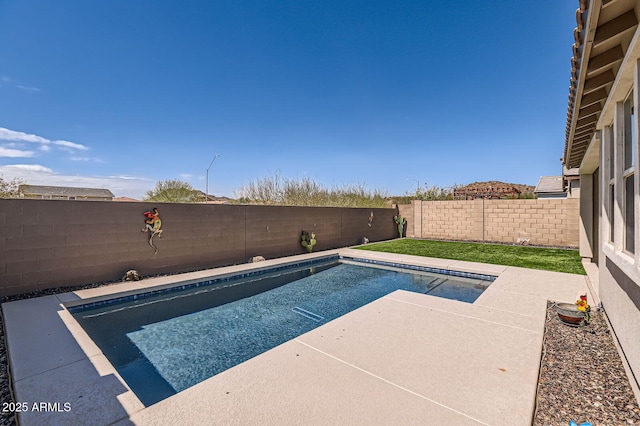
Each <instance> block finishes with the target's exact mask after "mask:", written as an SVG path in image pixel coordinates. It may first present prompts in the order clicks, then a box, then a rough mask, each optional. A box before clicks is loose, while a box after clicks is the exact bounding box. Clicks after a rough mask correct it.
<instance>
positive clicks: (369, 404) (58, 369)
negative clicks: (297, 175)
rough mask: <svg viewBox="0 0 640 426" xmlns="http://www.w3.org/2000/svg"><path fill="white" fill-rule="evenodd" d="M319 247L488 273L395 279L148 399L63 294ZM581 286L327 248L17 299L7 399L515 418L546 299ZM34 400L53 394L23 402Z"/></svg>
mask: <svg viewBox="0 0 640 426" xmlns="http://www.w3.org/2000/svg"><path fill="white" fill-rule="evenodd" d="M330 253H340V254H343V255H346V256H352V257H360V258H370V259H377V260H391V261H394V262H402V263H410V264H417V265H423V266H431V267H438V268H446V269H452V270H460V271H468V272H478V273H485V274H491V275H497V276H498V278H497V279H496V281H495V282H494V283H493V284H492V285H491V286H490V287H489V288H488V289H487V290H486V291H485V292H484V293H483V294H482V295H481V296H480V297H479V298H478V299H477V300H476V302H475V303H473V304H467V303H462V302H457V301H452V300H447V299H441V298H437V297H433V296H428V295H423V294H418V293H411V292H407V291H395V292H393V293H391V294H389V295H387V296H385V297H383V298H381V299H378V300H376V301H375V302H373V303H370V304H368V305H366V306H363V307H362V308H360V309H357V310H355V311H353V312H351V313H349V314H347V315H345V316H343V317H340V318H338V319H336V320H334V321H332V322H330V323H328V324H325V325H324V326H321V327H319V328H317V329H315V330H313V331H311V332H309V333H306V334H304V335H302V336H299V337H298V338H296V339H294V340H292V341H289V342H287V343H285V344H283V345H280V346H278V347H276V348H274V349H272V350H270V351H268V352H266V353H264V354H262V355H260V356H257V357H255V358H253V359H251V360H249V361H247V362H245V363H243V364H240V365H238V366H236V367H234V368H231V369H229V370H227V371H225V372H223V373H221V374H219V375H217V376H214V377H212V378H210V379H208V380H206V381H204V382H201V383H199V384H198V385H196V386H193V387H191V388H189V389H187V390H185V391H183V392H180V393H178V394H176V395H174V396H172V397H170V398H167V399H165V400H163V401H161V402H159V403H157V404H155V405H152V406H150V407H144V405H143V404H142V403H141V402H140V401H139V400H138V398H137V397H136V396H135V394H134V393H133V392H131V391H130V390H129V388H128V387H127V385H126V383H124V381H123V380H122V379H121V378H120V376H119V375H118V373H117V372H116V371H115V369H114V368H113V367H112V366H111V364H110V363H109V361H108V360H107V359H106V358H105V357H104V356H103V355H102V353H101V351H100V350H99V349H98V347H97V346H96V345H95V344H94V343H93V342H92V341H91V339H90V338H89V337H88V336H87V335H86V333H85V332H84V331H83V329H82V328H81V327H80V326H79V325H78V324H77V322H76V321H75V320H74V319H73V317H72V316H71V315H70V314H69V312H68V311H67V310H66V309H65V308H64V307H63V306H62V303H65V302H71V301H74V300H80V299H87V298H93V297H96V296H104V297H109V295H110V294H113V293H116V292H124V291H137V290H140V289H145V288H149V287H155V286H161V285H167V284H168V283H170V282H173V281H176V280H186V279H198V278H202V277H205V276H212V275H214V274H216V275H217V274H229V273H235V272H238V271H240V270H246V269H247V268H262V267H265V266H269V265H273V264H277V263H281V262H283V261H287V262H288V261H292V260H300V259H306V258H313V257H317V256H325V255H327V254H330ZM584 292H588V293H589V300H593V297H592V296H591V293H590V292H589V286H588V280H587V277H586V276H582V275H573V274H564V273H554V272H546V271H537V270H531V269H523V268H516V267H506V266H497V265H487V264H480V263H472V262H461V261H452V260H444V259H433V258H421V257H414V256H406V255H393V254H387V253H376V252H369V251H361V250H353V249H340V250H333V251H329V252H320V253H313V254H307V255H301V256H295V257H291V258H286V259H280V260H269V261H266V262H260V263H258V264H251V265H240V266H233V267H227V268H218V269H215V270H209V271H200V272H195V273H190V274H183V275H181V276H171V277H159V278H153V279H146V280H143V281H138V282H133V283H123V284H116V285H111V286H106V287H101V288H95V289H88V290H82V291H77V292H73V293H64V294H58V295H55V296H45V297H40V298H37V299H28V300H21V301H16V302H11V303H6V304H4V305H3V311H4V319H5V327H6V333H7V342H8V350H9V358H10V368H11V374H12V380H13V385H14V389H15V397H16V402H19V403H24V402H26V403H28V407H29V409H28V410H26V411H25V412H22V413H20V415H19V417H20V424H22V425H40V424H87V425H88V424H95V425H109V424H118V425H125V424H137V425H149V424H181V425H183V424H185V425H187V424H193V425H197V424H224V425H227V424H229V425H234V424H237V425H247V424H256V425H257V424H260V425H271V424H273V425H276V424H277V425H280V424H318V425H326V424H402V425H412V424H415V425H423V424H441V425H467V424H468V425H477V424H479V425H482V424H484V425H509V426H514V425H529V424H531V420H532V418H533V414H534V409H535V396H536V387H537V382H538V371H539V365H540V357H541V350H542V340H543V333H544V321H545V312H546V303H547V300H556V301H566V302H573V301H574V300H575V299H576V296H577V295H578V293H584ZM40 402H48V403H52V404H50V405H49V406H48V407H47V408H48V409H45V410H42V411H36V410H33V409H32V408H33V403H40ZM56 402H57V403H59V404H58V405H56V404H53V403H56ZM65 403H68V405H67V406H66V407H69V409H68V410H66V409H65V405H64V404H65Z"/></svg>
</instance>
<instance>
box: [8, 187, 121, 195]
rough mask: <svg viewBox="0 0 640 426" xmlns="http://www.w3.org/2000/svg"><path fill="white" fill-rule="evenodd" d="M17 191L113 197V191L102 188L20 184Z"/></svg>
mask: <svg viewBox="0 0 640 426" xmlns="http://www.w3.org/2000/svg"><path fill="white" fill-rule="evenodd" d="M18 192H19V193H21V194H25V195H65V196H70V197H92V198H113V192H111V191H109V190H108V189H103V188H75V187H69V186H39V185H20V186H19V187H18Z"/></svg>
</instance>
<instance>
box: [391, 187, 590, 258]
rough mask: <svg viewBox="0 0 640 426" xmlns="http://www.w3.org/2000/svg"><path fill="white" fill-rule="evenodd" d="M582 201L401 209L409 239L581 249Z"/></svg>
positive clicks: (419, 204)
mask: <svg viewBox="0 0 640 426" xmlns="http://www.w3.org/2000/svg"><path fill="white" fill-rule="evenodd" d="M579 208H580V200H579V199H575V198H573V199H536V200H484V201H483V200H472V201H419V200H418V201H413V202H412V204H411V205H400V206H398V211H399V212H400V214H402V215H403V216H404V217H406V218H407V221H408V222H409V223H408V226H407V236H409V237H413V238H433V239H446V240H460V241H487V242H499V243H509V244H511V243H516V242H517V240H518V239H519V238H525V239H529V243H530V244H536V245H545V246H564V247H578V246H579V213H580V212H579Z"/></svg>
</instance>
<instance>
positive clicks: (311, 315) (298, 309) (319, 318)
mask: <svg viewBox="0 0 640 426" xmlns="http://www.w3.org/2000/svg"><path fill="white" fill-rule="evenodd" d="M291 310H292V311H293V312H295V313H296V314H298V315H302V316H303V317H305V318H309V319H310V320H312V321H315V322H320V321H323V320H324V317H323V316H321V315H318V314H314V313H313V312H310V311H307V310H306V309H302V308H301V307H299V306H295V307H293V308H291Z"/></svg>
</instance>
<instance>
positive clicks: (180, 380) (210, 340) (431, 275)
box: [68, 256, 495, 406]
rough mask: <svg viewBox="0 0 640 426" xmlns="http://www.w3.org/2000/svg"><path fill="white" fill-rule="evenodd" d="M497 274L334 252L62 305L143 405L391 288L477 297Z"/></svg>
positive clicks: (247, 357)
mask: <svg viewBox="0 0 640 426" xmlns="http://www.w3.org/2000/svg"><path fill="white" fill-rule="evenodd" d="M494 278H495V277H491V276H487V275H481V274H469V273H462V272H455V271H445V270H434V269H430V268H424V267H416V266H409V265H399V264H394V263H388V262H374V263H368V264H365V263H364V261H363V260H358V259H347V258H338V256H331V257H326V258H320V259H316V260H313V261H306V262H300V263H296V264H291V265H286V266H280V267H273V268H267V269H265V270H259V271H253V272H248V273H244V274H239V275H233V276H225V277H219V278H215V279H211V280H204V281H199V282H196V283H187V284H180V285H177V286H175V287H172V288H164V289H160V290H156V291H148V292H146V293H144V294H136V295H128V296H125V297H120V298H114V299H110V300H106V301H97V302H92V301H85V302H83V303H82V304H79V305H77V306H68V309H69V311H70V312H71V313H72V314H73V315H74V317H75V318H76V320H77V321H78V322H79V323H80V324H81V325H82V327H83V328H84V329H85V330H86V331H87V333H88V334H89V335H90V336H91V338H92V339H93V340H94V342H95V343H96V344H97V345H98V346H99V347H100V349H101V350H102V352H103V353H104V355H105V356H106V357H107V358H108V359H109V361H110V362H111V363H112V364H113V366H114V367H115V368H116V370H117V371H118V372H119V374H120V375H121V376H122V378H123V379H124V380H125V381H126V382H127V384H128V385H129V387H130V388H131V389H132V390H133V391H134V392H135V393H136V395H137V396H138V398H139V399H140V400H141V402H142V403H143V404H145V405H146V406H148V405H151V404H154V403H155V402H158V401H160V400H162V399H164V398H167V397H169V396H171V395H173V394H175V393H177V392H180V391H182V390H184V389H186V388H188V387H191V386H193V385H195V384H197V383H199V382H201V381H203V380H205V379H207V378H209V377H212V376H214V375H216V374H219V373H220V372H222V371H225V370H227V369H229V368H231V367H233V366H235V365H238V364H240V363H242V362H244V361H246V360H248V359H250V358H253V357H254V356H257V355H259V354H261V353H263V352H265V351H267V350H269V349H272V348H274V347H276V346H278V345H280V344H282V343H284V342H286V341H289V340H291V339H294V338H295V337H297V336H300V335H301V334H304V333H306V332H308V331H311V330H313V329H315V328H317V327H319V326H321V325H322V324H325V323H327V322H329V321H331V320H333V319H335V318H338V317H340V316H342V315H344V314H346V313H348V312H350V311H353V310H355V309H357V308H359V307H361V306H363V305H365V304H368V303H370V302H372V301H373V300H375V299H378V298H380V297H382V296H384V295H386V294H389V293H391V292H392V291H395V290H399V289H402V290H408V291H414V292H420V293H425V294H430V295H433V296H439V297H445V298H450V299H456V300H461V301H465V302H473V301H474V300H475V299H476V298H477V297H478V296H479V295H480V294H481V293H482V292H483V291H484V290H485V289H486V288H487V287H488V286H489V284H490V283H491V282H492V280H493V279H494Z"/></svg>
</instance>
